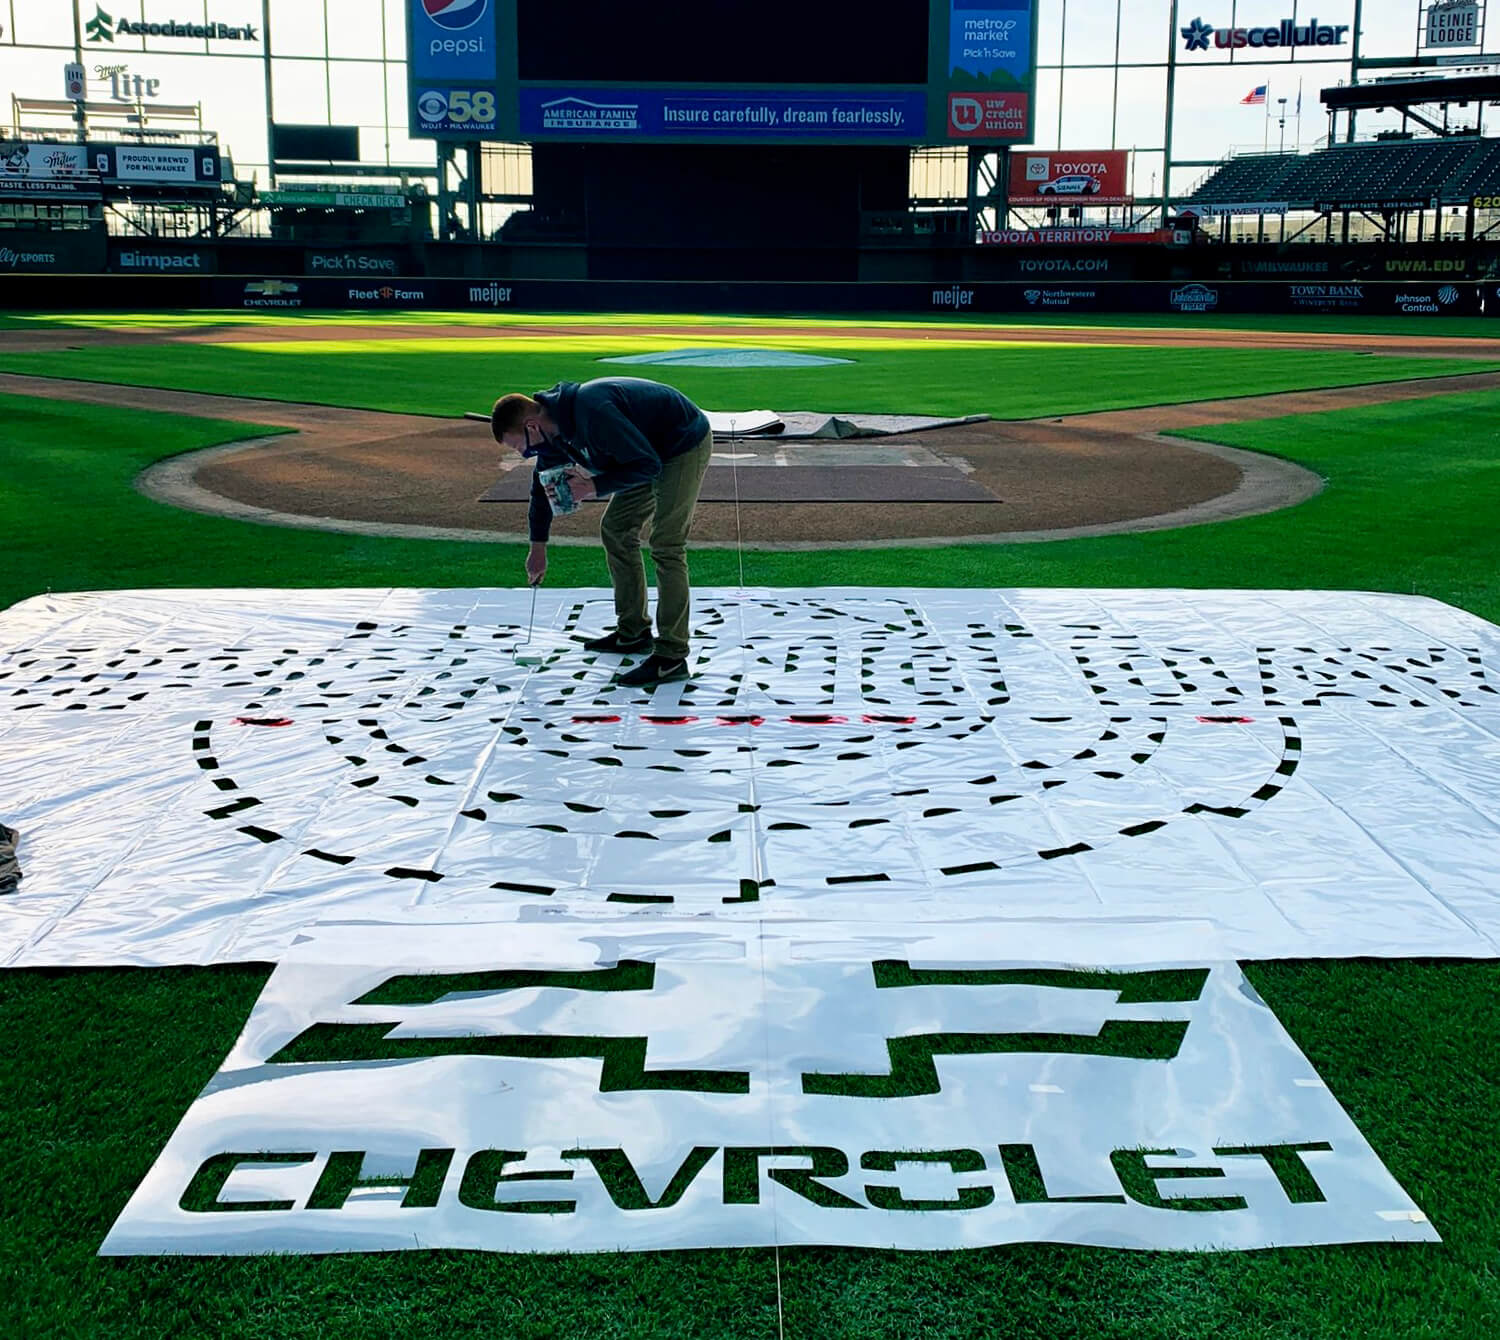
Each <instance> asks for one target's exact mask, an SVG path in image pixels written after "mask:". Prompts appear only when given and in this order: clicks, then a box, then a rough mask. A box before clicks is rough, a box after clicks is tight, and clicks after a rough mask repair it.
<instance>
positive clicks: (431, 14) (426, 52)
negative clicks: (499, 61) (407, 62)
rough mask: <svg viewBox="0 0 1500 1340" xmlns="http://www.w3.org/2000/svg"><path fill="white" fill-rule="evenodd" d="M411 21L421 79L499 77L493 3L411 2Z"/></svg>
mask: <svg viewBox="0 0 1500 1340" xmlns="http://www.w3.org/2000/svg"><path fill="white" fill-rule="evenodd" d="M407 18H408V28H409V33H408V37H409V43H408V50H409V51H410V53H411V70H412V74H413V75H415V76H416V78H417V79H419V80H423V81H428V80H454V79H466V80H473V79H479V80H493V79H494V78H495V15H494V11H493V9H492V7H491V4H490V0H409V2H408V7H407Z"/></svg>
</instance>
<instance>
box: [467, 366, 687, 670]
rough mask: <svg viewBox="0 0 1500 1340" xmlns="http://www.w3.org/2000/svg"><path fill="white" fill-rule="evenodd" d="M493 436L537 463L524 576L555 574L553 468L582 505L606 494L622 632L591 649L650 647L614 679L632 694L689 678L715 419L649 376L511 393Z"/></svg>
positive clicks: (605, 528)
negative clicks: (694, 577)
mask: <svg viewBox="0 0 1500 1340" xmlns="http://www.w3.org/2000/svg"><path fill="white" fill-rule="evenodd" d="M490 431H491V432H492V433H494V435H495V440H496V441H497V442H499V443H501V444H503V445H504V446H507V447H510V448H511V449H512V450H513V451H517V452H519V453H520V454H521V455H522V456H526V457H534V458H535V461H536V466H535V470H534V472H533V475H532V480H531V509H530V512H529V515H528V521H529V524H530V534H531V549H530V551H529V552H528V553H527V556H526V576H527V579H528V581H530V582H531V583H532V585H536V584H537V583H538V582H540V581H541V580H542V578H543V577H544V576H545V575H546V573H547V539H548V536H549V535H550V534H551V528H552V511H553V505H554V504H555V503H556V502H557V493H558V490H557V488H556V486H555V484H550V483H549V484H547V485H545V486H544V484H543V483H542V478H541V476H542V473H543V472H544V471H549V470H556V469H558V468H561V469H562V470H563V472H564V478H565V481H566V486H567V488H568V489H569V490H570V491H571V493H572V496H573V498H574V499H576V500H578V501H580V502H586V501H588V500H590V499H592V498H607V499H608V500H609V506H608V507H606V508H605V509H604V515H603V516H602V517H601V518H600V521H599V538H600V539H601V540H602V541H603V543H604V554H605V557H606V558H607V559H608V561H609V580H610V585H611V586H612V587H613V588H614V594H615V627H614V629H613V631H611V632H609V633H606V634H605V635H604V636H603V637H598V638H594V639H593V640H592V641H589V642H585V643H584V644H583V645H584V649H585V650H587V651H599V652H610V653H620V654H623V653H629V652H648V651H649V652H650V655H648V656H647V657H646V659H645V660H643V661H642V662H641V663H640V664H639V665H638V666H636V667H635V668H634V669H633V670H630V671H627V672H626V673H624V674H621V675H618V676H617V677H616V682H617V683H619V684H623V685H626V686H627V687H630V688H640V687H643V686H647V685H654V684H661V683H666V682H668V681H670V680H674V679H686V678H687V677H688V652H689V646H688V633H689V626H690V591H689V586H688V565H687V537H688V530H689V528H690V527H691V526H692V523H693V509H694V508H695V507H696V506H697V504H698V490H699V489H700V488H701V487H702V485H703V472H704V471H705V470H706V469H707V468H708V460H709V456H710V455H711V454H712V452H713V433H712V431H711V430H710V428H709V426H708V419H707V418H706V417H705V415H704V413H703V411H702V410H700V409H699V408H698V407H697V406H696V405H695V404H693V402H692V401H691V400H689V399H688V398H687V397H686V396H685V395H683V394H682V393H681V392H680V391H677V390H675V389H674V388H672V387H670V386H663V385H661V384H660V383H659V382H652V381H646V380H645V379H644V378H641V377H600V378H597V379H596V380H594V381H588V382H558V384H557V385H556V386H554V387H553V388H552V389H551V390H550V391H538V392H537V393H536V394H535V395H534V396H528V395H522V394H520V393H519V392H512V393H511V394H509V395H503V396H501V397H500V399H499V400H497V401H495V407H494V409H493V410H492V411H491V414H490ZM648 523H649V524H650V526H651V539H650V546H651V558H652V561H653V562H654V563H655V564H656V584H657V598H656V637H655V639H654V642H653V639H652V636H651V616H650V613H649V612H648V610H647V608H646V565H645V563H644V562H643V561H642V559H641V532H642V530H643V529H644V528H645V527H646V525H647V524H648Z"/></svg>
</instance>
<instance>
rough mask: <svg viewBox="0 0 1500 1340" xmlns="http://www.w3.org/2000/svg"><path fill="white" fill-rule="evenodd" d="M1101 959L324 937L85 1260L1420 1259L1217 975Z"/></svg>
mask: <svg viewBox="0 0 1500 1340" xmlns="http://www.w3.org/2000/svg"><path fill="white" fill-rule="evenodd" d="M1121 943H1122V940H1121V937H1120V936H1119V935H1118V933H1117V931H1116V930H1115V929H1114V928H1110V927H1106V926H1083V927H1071V928H1068V929H1066V930H1063V929H1062V928H1060V927H1058V926H1056V925H1047V924H1044V923H1036V924H1029V925H1028V924H1025V923H1016V924H1013V925H1010V926H1007V927H978V926H975V925H974V924H972V923H964V924H959V925H951V924H942V923H932V924H927V925H923V926H920V927H912V926H903V925H896V924H891V925H889V926H885V927H872V926H869V925H849V924H842V925H841V924H815V923H772V922H762V923H750V922H738V923H724V922H710V921H707V920H705V919H703V918H697V919H693V920H682V919H674V918H641V917H637V918H636V919H634V920H633V921H631V922H624V921H621V922H617V923H615V924H614V925H613V926H612V927H602V926H600V925H598V924H591V923H587V922H574V921H570V920H568V919H567V918H565V917H557V916H552V917H549V918H547V920H546V921H543V922H540V923H538V922H535V921H533V922H530V923H527V922H524V921H518V922H514V923H510V924H503V923H496V924H488V925H484V924H481V923H475V922H470V923H464V924H458V925H443V924H441V923H440V922H437V921H434V920H432V919H430V918H429V919H427V920H426V921H419V922H417V923H415V924H413V923H404V924H395V925H363V926H352V927H351V926H343V927H339V926H331V927H319V928H317V929H316V930H315V931H313V932H312V933H310V934H309V935H308V936H307V937H305V938H303V939H301V940H300V941H299V942H298V943H297V944H296V945H295V946H293V948H292V949H291V951H290V952H289V954H288V955H287V956H286V957H285V958H284V959H283V961H282V963H281V964H280V965H279V966H278V967H277V968H276V970H275V972H274V973H273V974H272V976H271V978H270V980H269V982H268V983H267V985H266V988H265V991H264V993H263V994H262V996H261V999H260V1001H259V1002H258V1004H257V1005H256V1007H255V1009H254V1011H253V1012H252V1014H251V1016H250V1019H249V1021H248V1023H247V1025H246V1028H245V1031H244V1033H243V1034H242V1036H241V1037H240V1039H239V1042H238V1043H237V1044H236V1046H235V1047H234V1049H233V1051H232V1052H231V1053H230V1055H229V1056H228V1058H227V1059H226V1060H225V1062H224V1064H223V1066H222V1067H221V1069H220V1071H219V1073H218V1075H217V1076H216V1077H215V1078H214V1080H213V1081H212V1082H211V1083H210V1084H209V1086H208V1087H207V1088H206V1089H205V1090H204V1092H203V1093H202V1095H200V1097H199V1098H198V1100H197V1101H196V1102H195V1103H194V1104H193V1106H192V1107H191V1109H190V1110H189V1111H188V1112H187V1114H186V1116H185V1117H184V1118H183V1120H182V1123H181V1125H180V1126H179V1127H178V1129H177V1131H176V1133H175V1134H174V1135H173V1136H172V1138H171V1140H170V1141H169V1143H168V1144H167V1146H166V1148H165V1149H164V1150H163V1152H162V1154H161V1156H160V1157H159V1158H158V1159H157V1161H156V1163H155V1165H154V1166H153V1168H152V1169H151V1171H150V1173H149V1174H148V1175H147V1177H146V1179H145V1181H144V1182H143V1183H142V1184H141V1186H140V1188H139V1189H138V1190H137V1192H136V1193H135V1195H134V1196H133V1197H132V1198H131V1200H130V1202H129V1203H128V1205H127V1206H126V1207H125V1209H124V1211H123V1212H122V1214H121V1216H120V1218H119V1220H118V1222H117V1223H116V1224H115V1226H114V1228H113V1230H112V1231H111V1233H110V1235H109V1237H108V1239H107V1241H106V1242H105V1243H104V1246H103V1248H102V1251H103V1252H104V1253H105V1254H127V1255H128V1254H135V1253H146V1252H150V1253H158V1252H190V1253H197V1254H215V1253H231V1254H232V1253H251V1252H266V1251H292V1252H331V1251H357V1250H364V1251H370V1250H389V1251H397V1250H405V1249H411V1248H423V1247H458V1248H478V1249H486V1250H498V1251H604V1250H614V1249H620V1248H625V1249H633V1250H645V1249H655V1248H680V1247H730V1246H766V1245H770V1244H773V1243H776V1244H783V1243H784V1244H799V1243H800V1244H811V1243H833V1244H841V1245H848V1246H864V1247H899V1248H913V1249H939V1248H954V1247H973V1246H982V1245H988V1244H994V1243H1005V1242H1018V1241H1042V1242H1069V1243H1085V1244H1096V1245H1102V1246H1113V1247H1131V1248H1161V1249H1178V1250H1216V1249H1225V1248H1253V1247H1266V1246H1288V1245H1298V1244H1312V1243H1327V1242H1360V1241H1404V1242H1418V1241H1426V1242H1430V1241H1436V1240H1437V1235H1436V1233H1435V1232H1434V1231H1433V1229H1432V1226H1431V1225H1430V1224H1429V1223H1428V1222H1427V1221H1426V1219H1425V1216H1424V1215H1423V1214H1422V1212H1421V1211H1420V1210H1419V1209H1418V1207H1417V1206H1416V1205H1415V1204H1413V1202H1412V1201H1411V1199H1410V1198H1409V1197H1408V1196H1407V1195H1406V1194H1405V1193H1404V1192H1403V1191H1402V1190H1401V1188H1400V1187H1399V1186H1398V1185H1397V1183H1396V1182H1395V1181H1394V1180H1393V1179H1392V1178H1391V1176H1390V1175H1389V1173H1388V1172H1386V1170H1385V1169H1384V1168H1383V1167H1382V1166H1381V1164H1380V1162H1379V1160H1378V1159H1377V1158H1376V1157H1375V1155H1374V1154H1373V1152H1372V1151H1371V1150H1370V1149H1369V1147H1368V1145H1367V1144H1366V1143H1365V1141H1364V1139H1363V1138H1362V1137H1361V1136H1360V1134H1359V1132H1358V1131H1357V1130H1356V1129H1355V1127H1354V1125H1353V1123H1352V1122H1351V1121H1350V1120H1349V1118H1348V1116H1347V1115H1346V1114H1345V1113H1344V1111H1343V1110H1342V1109H1341V1108H1340V1107H1339V1105H1338V1103H1337V1102H1336V1101H1335V1100H1334V1098H1333V1097H1332V1095H1331V1094H1330V1093H1329V1092H1328V1090H1327V1089H1326V1088H1325V1087H1324V1086H1323V1084H1322V1083H1321V1081H1320V1080H1319V1079H1318V1078H1317V1076H1316V1074H1315V1073H1314V1072H1313V1070H1312V1068H1311V1067H1310V1066H1309V1065H1308V1063H1307V1061H1306V1059H1305V1058H1304V1057H1303V1056H1302V1055H1301V1053H1300V1052H1299V1051H1298V1050H1297V1048H1296V1047H1295V1045H1294V1044H1293V1043H1292V1041H1291V1039H1290V1038H1289V1037H1287V1035H1286V1034H1285V1032H1284V1031H1283V1030H1282V1028H1281V1027H1280V1025H1279V1024H1278V1023H1277V1021H1276V1019H1275V1017H1274V1016H1273V1015H1272V1014H1271V1012H1270V1011H1269V1010H1268V1009H1267V1008H1266V1007H1265V1006H1264V1004H1262V1003H1261V1001H1260V1000H1259V999H1258V997H1257V996H1256V995H1255V993H1254V992H1253V991H1252V990H1251V988H1250V987H1249V985H1248V984H1247V983H1246V982H1245V980H1244V979H1243V977H1242V976H1241V975H1240V973H1239V970H1238V969H1237V968H1236V967H1235V966H1234V965H1232V964H1219V965H1215V966H1213V967H1211V968H1201V969H1198V970H1194V971H1186V972H1184V971H1181V970H1179V971H1176V972H1170V973H1164V972H1154V971H1151V970H1150V965H1149V964H1145V963H1142V962H1140V961H1132V959H1131V956H1130V954H1129V953H1128V949H1129V943H1130V942H1129V941H1128V940H1126V941H1124V943H1125V945H1126V949H1127V952H1126V953H1125V954H1124V956H1123V957H1120V956H1119V955H1120V949H1119V946H1120V945H1121ZM1183 947H1185V945H1184V944H1182V943H1179V944H1178V945H1177V948H1179V949H1180V948H1183ZM1059 950H1062V951H1063V953H1064V954H1065V955H1066V957H1059V956H1058V951H1059ZM1078 961H1083V962H1087V963H1091V964H1110V963H1113V964H1114V965H1115V966H1114V968H1113V969H1112V970H1106V971H1099V972H1096V973H1086V974H1085V973H1077V972H1070V971H1068V970H1067V967H1066V965H1067V964H1068V963H1073V962H1078ZM392 965H400V966H399V967H393V966H392ZM960 1053H966V1054H960ZM372 1179H394V1181H392V1180H385V1181H375V1180H372Z"/></svg>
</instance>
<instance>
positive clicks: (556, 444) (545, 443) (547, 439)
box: [521, 423, 564, 458]
mask: <svg viewBox="0 0 1500 1340" xmlns="http://www.w3.org/2000/svg"><path fill="white" fill-rule="evenodd" d="M522 426H523V428H524V429H525V432H526V446H525V448H524V449H523V450H522V452H521V455H522V456H524V457H528V458H529V457H532V456H535V455H536V454H537V453H538V452H539V451H541V449H542V448H543V447H551V448H552V449H553V450H554V451H561V450H562V443H563V441H564V439H563V438H560V437H554V436H553V435H552V434H551V433H548V432H544V431H543V430H542V429H540V428H538V429H537V430H536V431H537V440H536V441H535V442H533V441H532V440H531V425H530V424H529V423H527V424H524V425H522Z"/></svg>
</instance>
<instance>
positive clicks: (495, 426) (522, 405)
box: [490, 391, 542, 442]
mask: <svg viewBox="0 0 1500 1340" xmlns="http://www.w3.org/2000/svg"><path fill="white" fill-rule="evenodd" d="M541 412H542V407H541V406H540V405H539V404H537V402H536V401H535V400H533V399H532V398H531V397H530V396H529V395H522V394H521V393H520V392H519V391H512V392H511V393H510V394H509V395H503V396H501V397H500V399H499V400H497V401H495V407H494V409H492V410H491V411H490V432H491V433H493V434H494V436H495V441H496V442H500V441H502V440H503V438H504V435H505V434H506V433H513V432H515V430H516V429H517V428H519V427H520V426H521V424H522V423H523V422H524V421H525V420H526V419H529V418H530V417H531V416H532V415H534V414H540V413H541Z"/></svg>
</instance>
